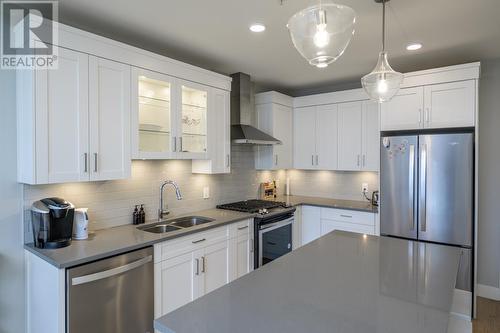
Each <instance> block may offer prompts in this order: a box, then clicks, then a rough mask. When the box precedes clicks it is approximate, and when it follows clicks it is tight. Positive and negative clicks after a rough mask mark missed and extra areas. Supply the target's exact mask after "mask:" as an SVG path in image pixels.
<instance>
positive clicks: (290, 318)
mask: <svg viewBox="0 0 500 333" xmlns="http://www.w3.org/2000/svg"><path fill="white" fill-rule="evenodd" d="M459 258H460V251H459V249H457V248H454V247H447V246H442V245H437V244H428V243H419V242H414V241H408V240H402V239H395V238H387V237H377V236H363V235H359V234H353V233H347V232H340V231H335V232H332V233H329V234H327V235H325V236H323V237H321V238H319V239H318V240H316V241H314V242H311V243H309V244H307V245H305V246H303V247H301V248H299V249H297V250H296V251H293V252H291V253H289V254H287V255H285V256H283V257H281V258H279V259H277V260H275V261H273V262H271V263H270V264H268V265H265V266H263V267H261V268H260V269H258V270H255V271H253V272H251V273H249V274H247V275H245V276H243V277H242V278H240V279H237V280H235V281H233V282H231V283H230V284H228V285H226V286H223V287H221V288H219V289H217V290H215V291H213V292H211V293H209V294H207V295H205V296H203V297H201V298H199V299H197V300H196V301H194V302H191V303H189V304H187V305H185V306H183V307H181V308H179V309H177V310H175V311H173V312H171V313H169V314H167V315H165V316H163V317H160V318H158V319H157V320H155V324H154V326H155V328H156V329H157V330H158V331H160V332H162V333H172V332H175V333H234V332H238V333H254V332H260V333H276V332H288V333H303V332H315V333H337V332H338V333H340V332H342V333H380V332H384V333H401V332H405V333H421V332H426V333H446V332H447V327H448V321H449V317H450V309H451V303H452V295H453V290H454V286H455V279H456V275H457V271H458V265H459Z"/></svg>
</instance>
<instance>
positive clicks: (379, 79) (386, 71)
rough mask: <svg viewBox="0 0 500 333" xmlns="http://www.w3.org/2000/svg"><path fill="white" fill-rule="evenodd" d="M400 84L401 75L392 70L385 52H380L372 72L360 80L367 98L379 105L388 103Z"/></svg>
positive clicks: (401, 80)
mask: <svg viewBox="0 0 500 333" xmlns="http://www.w3.org/2000/svg"><path fill="white" fill-rule="evenodd" d="M402 82H403V74H401V73H399V72H396V71H395V70H394V69H392V67H391V66H390V65H389V62H388V61H387V53H386V52H380V54H379V56H378V62H377V65H376V66H375V68H374V69H373V71H372V72H371V73H370V74H367V75H365V76H363V78H362V79H361V84H362V85H363V88H364V89H365V91H366V93H367V94H368V96H370V98H371V99H372V100H374V101H377V102H379V103H383V102H387V101H390V100H391V98H392V97H394V95H396V93H397V92H398V91H399V87H400V86H401V83H402Z"/></svg>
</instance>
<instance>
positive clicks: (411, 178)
mask: <svg viewBox="0 0 500 333" xmlns="http://www.w3.org/2000/svg"><path fill="white" fill-rule="evenodd" d="M409 155H410V156H409V167H408V194H409V196H410V212H409V213H410V230H414V229H415V218H414V217H415V214H414V210H415V198H414V193H415V191H414V190H415V145H410V154H409Z"/></svg>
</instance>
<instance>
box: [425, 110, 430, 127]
mask: <svg viewBox="0 0 500 333" xmlns="http://www.w3.org/2000/svg"><path fill="white" fill-rule="evenodd" d="M430 115H431V114H430V109H429V108H426V109H425V122H426V123H427V124H428V123H429V122H430V118H431V117H430Z"/></svg>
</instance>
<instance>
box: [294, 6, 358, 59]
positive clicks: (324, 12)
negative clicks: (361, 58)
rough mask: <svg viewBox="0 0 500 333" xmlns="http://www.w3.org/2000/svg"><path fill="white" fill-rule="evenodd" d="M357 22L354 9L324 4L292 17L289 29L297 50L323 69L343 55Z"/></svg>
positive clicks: (306, 9) (304, 10)
mask: <svg viewBox="0 0 500 333" xmlns="http://www.w3.org/2000/svg"><path fill="white" fill-rule="evenodd" d="M355 23H356V13H355V12H354V10H353V9H352V8H351V7H348V6H343V5H338V4H335V3H331V2H323V3H321V5H320V4H318V5H314V6H311V7H308V8H305V9H303V10H301V11H300V12H298V13H296V14H295V15H293V16H292V17H291V18H290V20H289V21H288V24H287V27H288V31H289V32H290V37H291V39H292V43H293V45H294V46H295V48H296V49H297V51H299V53H300V54H301V55H302V56H303V57H304V58H305V59H306V60H307V61H308V62H309V63H310V64H311V65H313V66H317V67H320V68H323V67H326V66H328V64H330V63H332V62H334V61H335V60H337V59H338V58H339V57H340V56H341V55H342V53H344V51H345V49H346V48H347V46H348V45H349V42H350V41H351V38H352V35H353V34H354V25H355Z"/></svg>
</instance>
